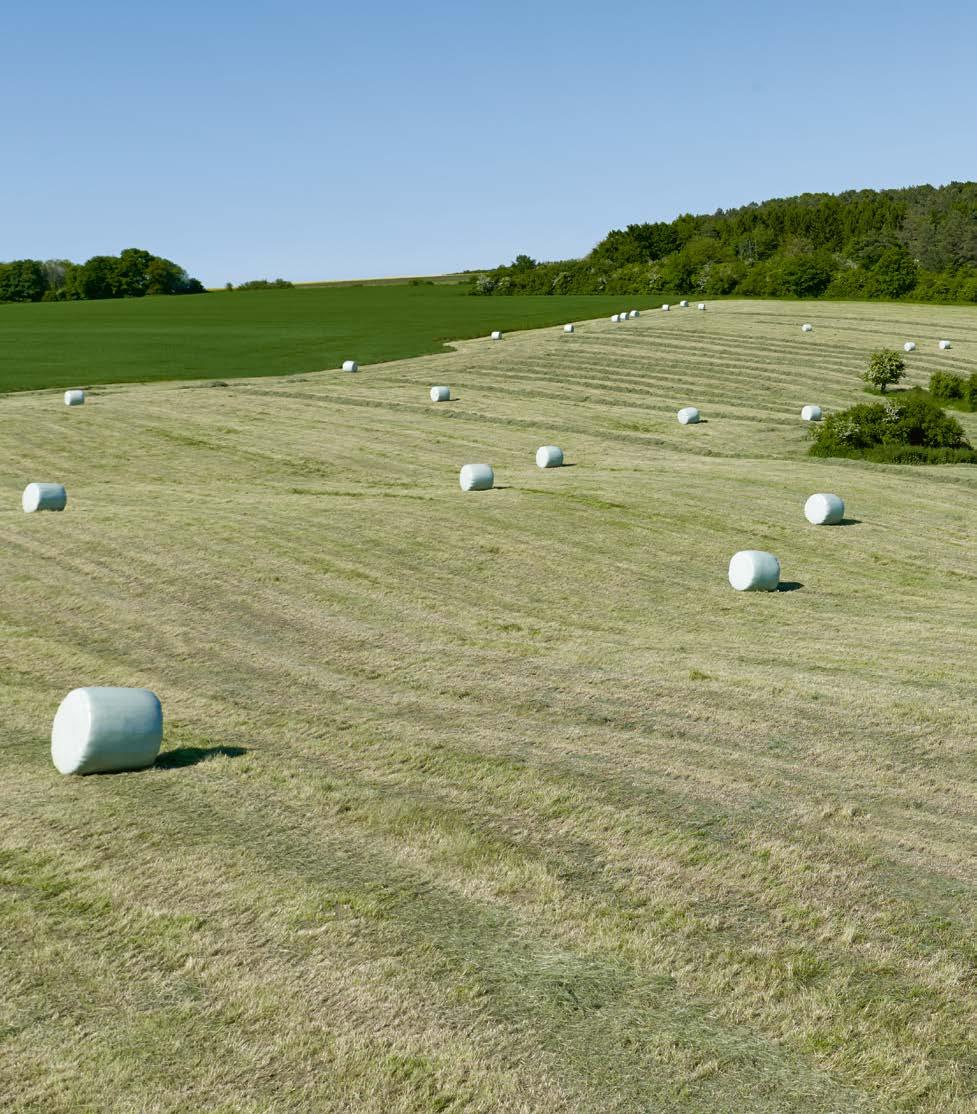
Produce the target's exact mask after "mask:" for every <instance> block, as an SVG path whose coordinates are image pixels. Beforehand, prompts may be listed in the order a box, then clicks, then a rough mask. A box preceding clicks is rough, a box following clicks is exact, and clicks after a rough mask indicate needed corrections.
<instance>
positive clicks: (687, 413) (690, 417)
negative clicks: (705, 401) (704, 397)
mask: <svg viewBox="0 0 977 1114" xmlns="http://www.w3.org/2000/svg"><path fill="white" fill-rule="evenodd" d="M701 417H702V415H701V414H700V413H699V411H698V410H696V408H695V407H694V406H684V407H683V408H682V409H681V410H679V412H678V420H679V422H680V423H681V424H682V425H695V424H696V422H698V421H700V420H701Z"/></svg>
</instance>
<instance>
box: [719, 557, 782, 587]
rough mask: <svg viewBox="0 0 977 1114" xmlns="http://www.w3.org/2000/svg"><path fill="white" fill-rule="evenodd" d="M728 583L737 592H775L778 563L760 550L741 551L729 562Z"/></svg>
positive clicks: (778, 583)
mask: <svg viewBox="0 0 977 1114" xmlns="http://www.w3.org/2000/svg"><path fill="white" fill-rule="evenodd" d="M729 582H730V584H732V586H733V587H734V588H735V589H736V591H737V592H776V590H777V588H778V586H779V585H780V562H779V561H778V560H777V558H776V557H774V555H773V554H772V553H764V552H763V550H762V549H742V550H740V552H739V553H734V554H733V558H732V560H731V561H730V562H729Z"/></svg>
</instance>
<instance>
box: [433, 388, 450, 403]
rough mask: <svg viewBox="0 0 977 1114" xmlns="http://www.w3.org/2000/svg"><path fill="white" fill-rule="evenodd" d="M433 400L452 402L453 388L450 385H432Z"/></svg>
mask: <svg viewBox="0 0 977 1114" xmlns="http://www.w3.org/2000/svg"><path fill="white" fill-rule="evenodd" d="M431 401H432V402H450V401H451V388H450V387H432V388H431Z"/></svg>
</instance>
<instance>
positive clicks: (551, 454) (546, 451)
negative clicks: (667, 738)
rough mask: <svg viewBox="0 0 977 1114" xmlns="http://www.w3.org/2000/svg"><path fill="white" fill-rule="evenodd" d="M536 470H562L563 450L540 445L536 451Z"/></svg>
mask: <svg viewBox="0 0 977 1114" xmlns="http://www.w3.org/2000/svg"><path fill="white" fill-rule="evenodd" d="M536 467H537V468H562V467H563V450H562V449H561V448H558V447H557V446H556V445H540V447H539V448H538V449H537V450H536Z"/></svg>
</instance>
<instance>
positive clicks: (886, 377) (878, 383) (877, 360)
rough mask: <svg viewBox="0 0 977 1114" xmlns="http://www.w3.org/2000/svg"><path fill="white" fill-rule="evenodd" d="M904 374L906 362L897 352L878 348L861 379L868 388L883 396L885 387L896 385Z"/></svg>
mask: <svg viewBox="0 0 977 1114" xmlns="http://www.w3.org/2000/svg"><path fill="white" fill-rule="evenodd" d="M905 374H906V361H905V360H904V359H903V358H902V356H900V355H899V353H898V352H893V351H892V349H891V348H880V349H879V350H878V351H877V352H873V353H872V358H871V359H870V360H869V364H868V371H865V372H863V373H862V378H863V379H864V380H865V382H866V383H868V385H869V386H870V387H875V388H876V390H879V391H881V392H882V394H885V389H886V387H891V386H892V384H893V383H898V382H899V380H900V379H902V377H903V376H904V375H905Z"/></svg>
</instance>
